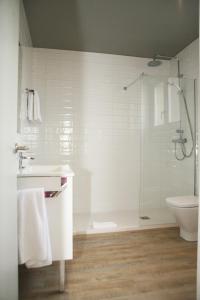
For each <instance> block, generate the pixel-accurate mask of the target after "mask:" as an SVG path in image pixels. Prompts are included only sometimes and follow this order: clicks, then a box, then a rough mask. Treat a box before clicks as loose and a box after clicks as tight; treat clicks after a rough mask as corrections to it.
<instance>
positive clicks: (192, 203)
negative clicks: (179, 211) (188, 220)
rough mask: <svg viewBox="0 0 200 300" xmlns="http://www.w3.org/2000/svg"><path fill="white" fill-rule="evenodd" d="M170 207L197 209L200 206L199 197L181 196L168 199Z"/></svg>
mask: <svg viewBox="0 0 200 300" xmlns="http://www.w3.org/2000/svg"><path fill="white" fill-rule="evenodd" d="M166 202H167V203H168V204H169V205H172V206H177V207H185V208H186V207H197V206H198V205H199V197H198V196H179V197H170V198H167V199H166Z"/></svg>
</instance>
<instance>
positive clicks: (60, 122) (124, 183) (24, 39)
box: [0, 0, 200, 300]
mask: <svg viewBox="0 0 200 300" xmlns="http://www.w3.org/2000/svg"><path fill="white" fill-rule="evenodd" d="M56 2H57V1H56ZM56 2H55V1H53V0H50V1H49V0H48V1H47V0H43V1H39V0H38V1H33V0H24V1H23V2H22V1H18V0H7V1H5V0H2V1H1V2H0V15H1V17H0V22H2V26H0V28H1V29H0V36H1V37H2V38H1V40H2V41H5V43H3V44H5V48H3V49H2V58H3V59H2V60H1V62H0V64H1V66H2V68H1V71H0V86H1V88H0V95H1V99H2V103H3V105H2V107H3V108H5V109H3V110H2V112H0V119H1V129H0V132H1V137H2V145H5V148H3V149H2V155H1V162H2V163H1V165H2V170H1V172H0V174H1V179H2V180H1V182H2V184H1V189H2V190H1V199H8V197H9V199H10V201H6V200H2V201H1V202H2V203H1V204H0V211H1V213H0V219H1V220H2V221H1V222H2V226H1V227H2V228H3V229H1V234H0V236H1V238H2V241H5V243H4V245H2V246H1V248H0V252H1V253H3V259H2V262H1V267H0V270H2V271H3V273H5V270H9V271H8V273H7V274H8V275H4V276H3V275H2V276H0V277H2V279H0V300H1V299H2V300H3V299H8V300H12V299H13V300H14V299H26V300H28V299H47V298H49V299H66V297H67V298H68V299H70V300H71V299H72V300H76V299H80V300H81V299H88V300H89V299H101V300H103V299H133V300H134V299H138V300H140V299H149V300H151V299H159V300H162V299H163V300H164V299H170V298H171V299H182V300H184V299H185V300H189V299H200V288H199V287H200V283H199V276H198V273H199V268H198V266H197V254H196V253H197V251H198V242H197V218H198V216H197V213H198V186H199V183H198V180H199V174H198V173H199V169H198V159H199V158H198V140H197V137H198V130H199V126H198V121H199V120H198V119H199V118H198V115H199V114H198V107H199V106H198V84H199V78H198V74H199V39H198V32H199V28H198V19H199V14H198V11H199V6H198V1H197V0H191V1H188V0H182V1H181V0H169V1H167V3H166V1H164V0H151V1H149V0H141V1H140V3H139V2H138V1H135V0H134V1H131V0H125V1H124V0H123V1H122V0H117V1H114V0H111V1H109V2H107V1H104V0H103V1H102V0H101V1H100V0H95V1H92V0H85V1H79V0H77V1H70V0H67V1H64V0H62V1H60V4H59V5H58V3H56ZM1 5H2V6H1ZM17 12H18V13H17ZM4 17H5V18H4ZM8 21H9V23H8ZM7 24H10V26H7ZM17 24H18V25H17ZM90 28H91V29H90ZM139 29H140V30H139ZM8 36H10V37H11V38H10V39H6V37H8ZM8 47H9V48H8ZM8 49H9V51H8ZM2 71H3V72H2ZM5 74H6V76H5ZM15 74H16V76H15ZM32 90H33V91H34V93H35V94H36V93H37V95H38V98H39V104H40V105H39V106H40V114H41V118H39V120H36V121H33V120H31V119H30V118H29V119H28V118H27V117H25V118H24V117H23V116H22V104H23V97H24V95H25V97H26V95H27V93H28V94H31V93H32V92H31V91H32ZM27 91H28V92H27ZM15 100H16V101H15ZM25 109H26V107H25ZM14 123H15V125H14ZM10 124H12V126H9V125H10ZM15 127H16V128H15ZM16 132H17V135H16ZM15 143H16V144H17V153H16V154H15V155H13V151H10V149H13V148H14V145H15ZM20 147H26V148H28V150H27V151H24V150H23V151H21V150H19V149H21V148H20ZM8 149H9V150H8ZM7 150H8V151H7ZM11 152H12V153H11ZM20 155H21V158H20ZM19 158H20V159H19ZM19 161H20V162H21V168H20V171H19V170H18V171H17V169H18V165H19ZM66 165H67V166H69V168H68V169H67V171H66V170H64V169H62V172H64V173H65V172H66V173H65V175H66V174H67V175H66V176H67V180H68V182H67V185H68V187H67V189H68V190H67V193H68V194H67V196H66V197H67V198H70V199H71V203H70V205H69V206H68V207H67V208H66V210H67V211H68V212H70V213H69V214H68V215H66V216H64V218H66V219H65V222H66V224H65V229H66V231H67V233H66V236H67V237H68V236H69V240H67V243H69V244H68V246H67V250H66V251H69V248H70V247H71V251H69V253H68V255H69V256H68V258H65V259H64V260H66V261H65V262H64V269H63V268H62V267H63V265H62V264H61V263H60V269H59V263H58V262H57V261H59V260H60V261H61V259H53V264H51V265H49V266H45V267H43V268H39V267H38V268H27V267H25V266H24V265H22V266H19V268H18V245H17V234H18V233H17V225H16V224H17V218H18V224H19V212H18V211H17V200H16V193H17V190H19V187H20V189H21V186H23V184H24V183H23V182H25V181H26V184H25V187H27V182H28V181H29V184H30V183H31V184H33V182H36V181H34V180H35V177H39V178H41V177H44V176H46V175H44V174H47V176H46V177H51V176H52V175H50V173H49V172H50V171H49V170H50V169H48V168H50V167H51V168H52V166H56V168H57V166H66ZM8 166H9V168H8ZM39 166H41V168H42V167H43V171H42V172H43V173H41V171H38V170H39ZM32 170H35V171H34V172H35V173H34V176H33V174H32V173H31V172H33V171H32ZM44 170H45V171H44ZM52 170H53V169H51V172H52V174H54V175H55V172H54V171H52ZM63 170H64V171H63ZM37 172H38V173H37ZM53 172H54V173H53ZM62 172H61V173H62ZM17 173H18V177H17V175H16V174H17ZM64 173H63V174H64ZM14 174H15V176H14ZM20 174H21V175H20ZM31 174H32V176H31ZM38 174H39V175H38ZM56 174H57V175H55V176H58V173H56ZM59 176H60V175H59ZM46 177H45V178H46ZM69 178H70V179H69ZM38 180H39V179H38ZM70 180H71V181H70ZM49 182H50V180H49V181H48V182H44V181H43V185H45V186H46V187H47V186H48V189H47V188H46V190H45V192H46V191H48V192H49V191H51V192H52V191H54V192H55V191H57V190H56V188H54V189H53V188H52V187H49V186H50V183H49ZM70 182H71V183H70ZM53 184H55V182H53ZM70 184H71V185H70ZM41 185H42V184H41V181H40V185H39V186H41ZM72 185H73V193H72ZM69 186H70V189H69ZM10 187H12V189H11V188H10ZM23 187H24V186H23ZM29 187H30V186H29ZM31 187H33V185H31ZM8 191H9V192H8ZM61 194H62V193H61ZM55 195H56V196H55V197H54V199H49V200H48V199H47V202H48V203H51V204H50V205H52V207H51V208H50V209H51V214H52V215H51V217H52V216H53V217H52V218H51V217H49V219H51V220H53V223H51V220H49V222H50V224H49V226H50V231H51V229H52V227H55V224H56V223H57V222H58V220H57V219H56V218H55V216H54V215H53V213H54V211H53V210H54V208H55V207H53V205H54V203H55V202H56V199H57V197H61V196H60V195H59V193H58V196H57V194H55ZM184 196H185V197H184ZM178 197H181V198H178ZM48 198H49V197H48ZM50 198H51V197H50ZM52 198H53V196H52ZM166 199H168V200H166ZM177 199H178V200H177ZM188 199H189V200H188ZM177 201H178V202H179V203H178V209H177V206H176V204H177ZM187 201H189V203H190V205H189V207H188V202H187ZM47 202H46V203H47ZM52 203H53V204H52ZM47 205H49V204H47ZM180 205H181V206H180ZM72 206H73V209H72ZM175 208H176V209H175ZM188 208H189V210H188ZM48 209H49V208H48ZM183 210H184V213H185V212H186V211H187V214H185V215H184V216H183V215H181V213H182V212H183ZM188 211H189V214H190V215H189V216H188ZM48 212H49V210H48ZM8 214H9V215H10V214H11V216H12V217H11V218H5V216H8ZM177 214H178V219H177ZM182 219H183V223H184V226H186V225H185V220H189V221H188V222H189V223H188V224H189V225H188V226H189V227H192V226H193V227H194V229H193V230H192V232H190V233H191V234H189V235H188V232H186V233H185V232H184V228H182V227H181V230H180V228H179V227H180V224H181V225H182ZM69 223H70V224H69ZM194 224H195V225H194ZM72 228H73V232H72ZM61 231H62V230H61ZM8 237H9V238H8ZM67 243H66V244H67ZM11 245H12V246H11ZM11 248H12V249H15V250H16V251H13V253H12V254H9V255H8V254H7V253H10V251H9V249H11ZM72 252H73V254H72ZM8 256H9V257H8ZM63 270H64V271H63ZM2 271H0V272H2ZM62 272H64V275H63V273H62ZM0 275H1V274H0ZM63 276H64V277H63ZM63 278H64V279H63ZM61 280H63V281H64V287H63V288H62V291H61V290H60V291H59V284H61ZM18 283H19V287H18ZM1 291H2V292H1ZM60 292H61V293H60ZM18 293H19V296H18ZM196 293H197V296H196Z"/></svg>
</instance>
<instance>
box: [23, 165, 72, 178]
mask: <svg viewBox="0 0 200 300" xmlns="http://www.w3.org/2000/svg"><path fill="white" fill-rule="evenodd" d="M65 176H74V172H73V171H72V169H71V168H70V166H69V165H32V166H29V167H26V168H25V169H22V170H19V171H18V173H17V177H65Z"/></svg>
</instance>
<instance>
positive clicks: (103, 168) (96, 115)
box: [22, 43, 197, 215]
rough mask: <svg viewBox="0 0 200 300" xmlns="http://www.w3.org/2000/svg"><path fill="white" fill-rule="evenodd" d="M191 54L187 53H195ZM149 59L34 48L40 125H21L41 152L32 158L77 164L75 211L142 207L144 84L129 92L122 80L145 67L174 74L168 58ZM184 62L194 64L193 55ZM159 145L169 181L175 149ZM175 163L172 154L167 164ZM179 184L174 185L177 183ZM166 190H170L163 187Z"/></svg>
mask: <svg viewBox="0 0 200 300" xmlns="http://www.w3.org/2000/svg"><path fill="white" fill-rule="evenodd" d="M194 44H195V43H194ZM192 47H193V48H195V46H192ZM186 53H187V54H185V55H186V56H187V55H191V54H192V53H197V52H194V50H191V51H189V50H187V51H186ZM189 53H190V54H189ZM183 54H184V51H182V52H181V55H182V60H183V61H185V59H186V58H184V55H183ZM195 55H196V54H195ZM147 62H148V59H143V58H135V57H124V56H117V55H106V54H98V53H83V52H74V51H63V50H50V49H33V52H32V74H31V75H32V80H33V81H32V87H33V88H35V89H37V90H38V92H39V95H40V98H41V111H42V117H43V123H42V124H41V125H40V124H37V123H35V124H30V123H26V124H24V125H23V126H22V134H23V137H24V140H25V141H26V142H27V143H28V144H29V145H31V148H32V151H33V152H34V153H35V154H36V161H35V163H45V164H50V163H51V164H57V163H69V164H70V165H71V166H72V168H73V169H74V171H75V173H76V176H75V184H74V211H75V212H76V213H104V212H110V211H122V210H124V211H127V210H136V211H137V210H138V207H139V188H140V159H141V157H140V154H141V151H140V150H141V149H140V143H141V140H140V137H141V135H140V133H141V89H140V86H139V83H137V84H136V85H135V86H134V87H131V88H130V89H129V90H128V91H126V92H125V91H124V90H123V86H124V85H126V84H128V83H130V82H131V81H132V80H134V79H135V78H137V77H138V76H139V74H140V73H142V72H145V73H147V74H152V75H166V76H168V75H169V74H170V68H169V67H170V64H169V63H168V62H164V63H163V64H162V65H161V66H160V67H158V68H149V67H147ZM187 66H188V69H189V68H190V69H191V68H192V67H191V66H192V64H191V63H189V62H188V60H187ZM189 66H190V67H189ZM186 69H187V68H186V67H185V70H186ZM172 73H173V66H172V65H171V74H172ZM161 135H162V136H163V135H165V137H166V138H167V137H168V138H170V139H171V135H172V132H171V131H170V133H169V134H167V135H166V130H165V132H164V133H163V131H159V132H157V134H156V136H155V139H160V138H161ZM169 135H170V137H169ZM161 144H162V145H161V146H162V147H161V148H162V149H160V150H162V151H161V152H160V153H161V155H162V156H163V155H166V157H167V156H168V157H167V158H166V164H165V166H163V165H162V166H163V167H164V168H165V170H166V172H165V176H163V178H162V182H163V184H164V183H165V186H166V181H167V178H169V172H172V173H173V176H181V174H182V175H183V172H182V171H181V172H179V171H178V169H177V168H171V167H169V160H170V159H171V158H172V157H173V155H171V154H172V151H173V149H172V148H170V149H168V150H169V151H168V150H166V147H165V146H166V145H165V142H164V141H163V142H162V143H161ZM149 149H150V148H149ZM166 151H167V153H166ZM169 153H170V154H169ZM152 156H155V151H153V153H152ZM169 156H170V158H169ZM156 158H157V157H156ZM173 162H174V157H173V159H172V160H171V162H170V164H172V165H170V166H173ZM167 166H168V167H167ZM172 169H173V170H172ZM167 170H168V171H167ZM177 172H178V173H177ZM170 174H171V173H170ZM154 175H155V176H152V177H151V179H152V180H154V182H158V180H159V182H160V179H161V178H160V173H159V172H158V173H156V174H155V173H154ZM154 177H155V178H154ZM170 178H172V177H170ZM174 178H175V177H174ZM181 178H183V176H182V177H181ZM183 181H184V180H183ZM183 181H181V182H182V183H183V185H184V184H185V182H183ZM171 184H172V185H173V182H171ZM152 188H153V185H152ZM174 189H176V190H177V186H176V185H175V186H174ZM167 191H168V189H167V188H166V190H163V191H162V193H164V194H165V193H167ZM164 194H163V197H164V196H165V195H164ZM152 195H153V194H152ZM159 195H160V192H159ZM152 197H153V196H152ZM148 200H150V202H149V203H151V205H150V207H151V206H153V205H154V204H155V202H153V200H155V198H154V197H153V198H152V199H150V198H148ZM151 200H152V201H151ZM160 206H162V204H161V203H160ZM147 207H149V206H147ZM136 215H137V214H136Z"/></svg>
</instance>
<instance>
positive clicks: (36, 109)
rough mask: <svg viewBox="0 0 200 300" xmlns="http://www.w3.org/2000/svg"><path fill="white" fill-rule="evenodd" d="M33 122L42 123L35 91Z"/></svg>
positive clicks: (38, 99)
mask: <svg viewBox="0 0 200 300" xmlns="http://www.w3.org/2000/svg"><path fill="white" fill-rule="evenodd" d="M33 119H34V121H40V122H42V118H41V113H40V98H39V95H38V92H37V91H34V111H33Z"/></svg>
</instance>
